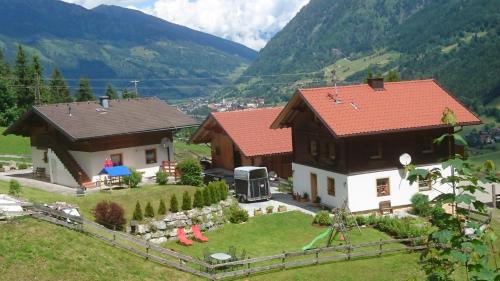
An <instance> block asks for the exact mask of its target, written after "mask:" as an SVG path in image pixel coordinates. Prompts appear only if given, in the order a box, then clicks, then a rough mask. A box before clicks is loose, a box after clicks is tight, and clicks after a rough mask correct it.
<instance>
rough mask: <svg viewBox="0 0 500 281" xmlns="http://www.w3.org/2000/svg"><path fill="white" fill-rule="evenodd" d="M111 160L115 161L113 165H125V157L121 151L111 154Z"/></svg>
mask: <svg viewBox="0 0 500 281" xmlns="http://www.w3.org/2000/svg"><path fill="white" fill-rule="evenodd" d="M110 158H111V162H113V166H122V165H123V157H122V154H121V153H118V154H111V156H110Z"/></svg>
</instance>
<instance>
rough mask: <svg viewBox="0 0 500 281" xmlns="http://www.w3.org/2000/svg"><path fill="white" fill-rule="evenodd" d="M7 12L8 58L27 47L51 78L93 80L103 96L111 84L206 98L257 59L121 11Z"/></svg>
mask: <svg viewBox="0 0 500 281" xmlns="http://www.w3.org/2000/svg"><path fill="white" fill-rule="evenodd" d="M0 7H1V12H0V13H1V15H2V16H1V17H0V48H1V49H2V50H3V51H4V52H5V53H6V56H7V57H8V58H10V59H11V60H12V59H13V58H14V56H15V52H16V45H17V44H22V45H24V46H26V47H27V49H28V51H29V52H31V53H37V54H39V56H40V57H41V60H42V63H43V65H44V68H45V72H46V73H45V74H46V75H47V76H48V75H49V74H50V72H51V71H52V68H53V67H56V66H57V67H60V68H61V70H62V72H63V75H64V76H65V77H66V78H67V79H68V80H69V82H70V83H71V84H75V82H76V80H77V79H78V78H80V77H81V76H85V77H88V78H90V80H91V83H92V86H93V87H94V91H95V92H96V94H99V93H100V92H102V93H103V92H104V89H103V88H104V86H105V84H106V83H108V82H109V83H112V84H113V85H114V86H115V87H118V88H125V87H130V86H131V83H130V80H131V79H138V80H141V82H140V83H139V90H140V92H141V94H143V95H156V96H160V97H165V98H183V97H189V96H193V95H203V94H206V91H207V89H210V87H213V88H216V87H217V86H219V85H222V84H227V83H229V82H228V78H226V77H232V75H234V73H238V71H240V72H241V69H243V68H244V67H246V66H247V65H248V64H249V63H250V62H251V61H252V60H253V59H255V57H256V55H257V53H256V52H255V51H254V50H252V49H250V48H247V47H245V46H243V45H241V44H238V43H235V42H232V41H229V40H225V39H222V38H218V37H216V36H213V35H209V34H206V33H203V32H199V31H195V30H192V29H189V28H187V27H184V26H180V25H177V24H173V23H170V22H167V21H164V20H162V19H159V18H156V17H153V16H150V15H147V14H144V13H142V12H140V11H136V10H131V9H126V8H121V7H117V6H106V5H101V6H98V7H96V8H94V9H90V10H89V9H85V8H83V7H81V6H78V5H75V4H69V3H66V2H62V1H58V0H23V1H18V0H0ZM214 77H215V78H214ZM221 77H223V78H221ZM191 78H194V79H191ZM200 85H201V86H208V88H207V87H199V86H200Z"/></svg>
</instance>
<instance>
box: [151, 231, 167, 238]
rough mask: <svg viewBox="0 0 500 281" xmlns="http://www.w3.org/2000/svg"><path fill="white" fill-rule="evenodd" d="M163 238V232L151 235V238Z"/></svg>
mask: <svg viewBox="0 0 500 281" xmlns="http://www.w3.org/2000/svg"><path fill="white" fill-rule="evenodd" d="M162 236H165V232H163V231H156V232H152V233H151V238H159V237H162Z"/></svg>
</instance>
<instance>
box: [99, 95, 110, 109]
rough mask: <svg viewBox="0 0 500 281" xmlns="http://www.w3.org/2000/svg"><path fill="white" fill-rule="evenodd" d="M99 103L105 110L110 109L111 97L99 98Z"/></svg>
mask: <svg viewBox="0 0 500 281" xmlns="http://www.w3.org/2000/svg"><path fill="white" fill-rule="evenodd" d="M99 103H100V104H101V106H102V107H103V108H108V107H109V97H108V96H102V97H99Z"/></svg>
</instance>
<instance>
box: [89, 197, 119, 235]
mask: <svg viewBox="0 0 500 281" xmlns="http://www.w3.org/2000/svg"><path fill="white" fill-rule="evenodd" d="M93 213H94V218H95V221H96V222H97V223H98V224H101V225H103V226H105V227H107V228H109V229H114V230H123V227H124V225H125V223H126V220H125V218H124V214H125V211H124V210H123V208H122V207H121V206H120V205H118V204H117V203H115V202H108V201H102V202H100V203H98V204H97V206H96V207H95V208H94V210H93Z"/></svg>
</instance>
